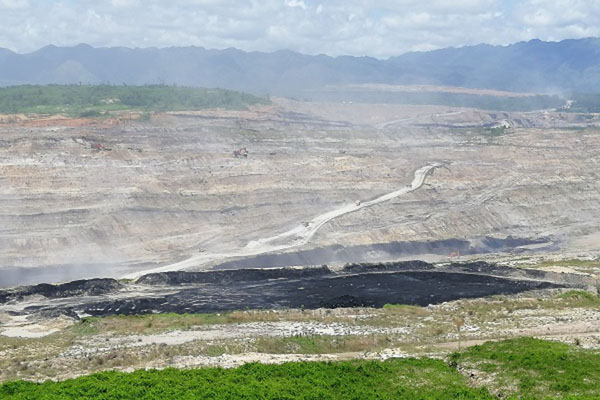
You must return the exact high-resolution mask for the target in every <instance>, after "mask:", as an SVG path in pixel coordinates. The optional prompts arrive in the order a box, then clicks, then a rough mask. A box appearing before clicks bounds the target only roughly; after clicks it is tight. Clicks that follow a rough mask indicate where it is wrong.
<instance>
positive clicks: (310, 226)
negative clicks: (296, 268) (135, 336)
mask: <svg viewBox="0 0 600 400" xmlns="http://www.w3.org/2000/svg"><path fill="white" fill-rule="evenodd" d="M439 167H441V164H439V163H431V164H429V165H426V166H424V167H421V168H419V169H418V170H416V171H415V174H414V179H413V181H412V183H411V184H410V185H409V186H406V187H404V188H402V189H398V190H395V191H393V192H391V193H387V194H385V195H382V196H379V197H377V198H376V199H373V200H370V201H365V202H356V203H353V204H348V205H345V206H343V207H340V208H338V209H336V210H333V211H329V212H327V213H324V214H321V215H318V216H316V217H315V218H313V219H312V220H310V221H309V222H305V223H302V224H300V225H298V226H296V227H295V228H293V229H290V230H289V231H287V232H284V233H281V234H279V235H276V236H271V237H267V238H263V239H258V240H253V241H250V242H249V243H248V244H247V245H246V246H245V247H243V248H241V249H239V250H237V251H232V252H229V253H202V254H198V255H195V256H192V257H190V258H188V259H187V260H183V261H180V262H177V263H174V264H169V265H165V266H163V267H159V268H153V269H149V270H144V271H138V272H135V273H132V274H128V275H125V276H124V277H123V278H125V279H136V278H139V277H140V276H142V275H145V274H149V273H157V272H168V271H179V270H182V269H185V268H189V267H197V266H200V265H203V264H207V263H210V262H213V261H217V260H224V259H227V258H232V257H248V256H256V255H260V254H265V253H272V252H276V251H282V250H288V249H291V248H295V247H299V246H304V245H306V244H307V243H308V242H310V240H311V238H312V237H313V236H314V235H315V234H316V233H317V231H318V230H319V229H320V228H321V227H323V225H325V224H327V223H328V222H330V221H332V220H333V219H335V218H338V217H341V216H343V215H346V214H350V213H353V212H356V211H358V210H361V209H363V208H368V207H372V206H374V205H377V204H380V203H383V202H386V201H389V200H392V199H395V198H397V197H399V196H402V195H405V194H407V193H411V192H414V191H415V190H418V189H420V188H421V187H422V186H423V184H424V183H425V179H426V178H427V175H429V174H430V173H431V172H432V171H433V170H434V169H435V168H439Z"/></svg>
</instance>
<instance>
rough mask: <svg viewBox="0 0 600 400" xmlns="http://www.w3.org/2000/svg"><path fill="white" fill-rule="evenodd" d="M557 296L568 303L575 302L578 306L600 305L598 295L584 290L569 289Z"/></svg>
mask: <svg viewBox="0 0 600 400" xmlns="http://www.w3.org/2000/svg"><path fill="white" fill-rule="evenodd" d="M558 297H559V298H560V299H562V300H566V301H567V302H568V303H570V304H577V305H578V306H579V307H595V306H600V297H598V296H597V295H595V294H592V293H590V292H586V291H585V290H569V291H568V292H565V293H562V294H561V295H559V296H558Z"/></svg>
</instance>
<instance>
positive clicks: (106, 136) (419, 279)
mask: <svg viewBox="0 0 600 400" xmlns="http://www.w3.org/2000/svg"><path fill="white" fill-rule="evenodd" d="M599 226H600V115H598V114H591V113H587V114H578V113H574V112H567V110H561V109H559V110H540V111H528V112H500V111H483V110H478V109H472V108H456V107H449V106H439V105H435V106H426V105H420V106H411V105H395V104H361V103H357V102H352V101H341V102H339V101H336V102H308V101H297V100H290V99H283V98H273V99H271V102H270V104H261V105H252V106H250V107H248V109H246V110H242V111H233V110H222V109H209V110H203V111H177V112H162V113H153V114H150V115H146V114H144V115H142V114H140V113H125V112H124V113H121V114H115V115H112V116H105V117H100V118H67V117H60V116H42V115H23V114H15V115H4V116H1V117H0V353H1V354H2V361H1V365H0V380H1V381H6V380H11V379H16V378H28V379H36V380H43V379H46V378H57V379H58V378H65V377H70V376H76V375H81V374H85V373H88V372H90V371H96V370H101V369H105V368H111V369H123V370H130V369H132V368H135V367H147V366H152V367H165V366H179V367H181V366H195V365H222V366H233V365H239V364H241V363H244V362H247V361H265V362H281V361H286V360H297V359H327V360H329V359H346V358H357V357H363V358H387V357H391V356H393V355H414V354H432V355H439V354H445V353H446V352H448V351H451V350H454V349H455V348H456V347H457V345H458V346H460V343H461V341H462V342H464V343H466V344H469V343H471V344H477V343H481V342H482V341H484V340H488V339H491V340H494V339H501V338H506V337H512V336H524V335H528V336H538V337H544V338H550V339H555V340H562V341H569V342H572V341H573V340H575V339H577V340H578V341H580V342H581V343H583V344H584V345H585V346H588V347H592V348H598V347H600V344H599V343H600V311H599V308H598V307H599V305H598V303H597V302H594V301H595V300H592V299H591V298H588V297H586V295H585V294H584V293H588V294H590V293H591V294H593V295H594V296H595V295H596V292H597V291H598V290H600V289H599V288H600V284H599V280H598V279H599V276H600V261H599V257H600V229H599ZM415 260H418V261H415ZM586 302H587V303H586ZM397 304H403V305H406V307H405V308H399V306H394V305H397ZM165 313H174V314H165ZM163 314H165V315H166V316H164V317H159V315H163ZM175 314H176V315H178V316H176V315H175ZM132 316H133V317H132ZM136 316H137V317H136ZM200 316H203V317H200ZM457 316H458V317H459V318H462V319H459V322H456V321H457V320H456V318H457ZM92 317H98V318H92ZM118 318H123V319H122V321H129V323H130V324H131V325H128V326H131V328H130V330H127V329H124V328H123V327H119V326H118V324H119V322H118ZM127 318H138V319H131V320H127ZM153 318H154V319H153ZM161 318H162V319H161ZM140 321H143V322H140ZM165 321H166V322H165ZM453 321H454V322H453ZM136 324H144V325H143V326H142V325H140V326H139V327H138V325H136ZM147 324H149V325H147ZM153 324H155V325H153ZM160 324H164V325H160ZM159 325H160V327H158V326H159ZM136 327H137V328H136ZM569 327H570V328H569ZM298 336H310V337H319V338H328V340H330V341H331V340H333V341H336V340H338V339H339V337H347V338H357V337H359V336H363V337H365V338H369V337H370V338H371V340H370V341H369V340H366V341H360V343H356V345H349V344H347V343H350V342H344V343H346V344H345V345H344V346H339V347H336V348H335V349H333V350H332V348H331V347H325V348H324V350H323V351H315V352H313V353H316V354H312V355H310V356H309V355H306V354H305V352H303V349H302V348H297V347H293V346H292V347H289V346H291V345H289V343H287V342H286V343H287V344H286V343H284V341H285V340H287V339H286V338H288V339H289V338H291V337H298ZM265 338H267V339H265ZM348 340H351V339H348ZM336 343H337V342H336ZM215 346H216V347H215ZM286 346H288V347H286ZM217 347H218V349H219V350H218V351H217V350H215V349H216V348H217ZM25 348H26V349H29V350H28V351H29V353H28V355H27V356H24V355H23V353H22V350H23V349H25ZM168 349H170V350H168ZM334 353H335V354H334ZM114 354H118V355H116V356H114V357H113V356H112V355H114ZM109 355H111V356H109ZM90 360H92V361H93V360H102V361H101V362H100V361H98V362H96V361H94V362H92V361H90ZM15 362H18V363H19V365H26V366H27V367H26V368H23V369H20V368H4V366H7V365H8V364H9V363H15ZM50 366H52V368H50Z"/></svg>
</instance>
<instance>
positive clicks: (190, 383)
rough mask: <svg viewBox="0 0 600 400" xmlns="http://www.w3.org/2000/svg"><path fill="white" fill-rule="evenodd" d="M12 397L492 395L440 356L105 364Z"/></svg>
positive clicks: (4, 392)
mask: <svg viewBox="0 0 600 400" xmlns="http://www.w3.org/2000/svg"><path fill="white" fill-rule="evenodd" d="M0 397H1V398H2V399H6V400H16V399H47V400H51V399H52V400H53V399H57V400H58V399H99V400H100V399H123V400H124V399H136V400H142V399H289V400H292V399H319V400H325V399H357V400H367V399H491V398H492V397H491V396H490V395H489V394H488V393H487V391H486V390H485V389H477V388H470V387H468V386H467V384H466V379H465V378H464V377H462V376H461V375H460V374H459V373H458V372H457V371H456V370H455V369H453V368H451V367H449V366H448V365H447V364H446V363H444V362H443V361H441V360H429V359H424V360H417V359H406V360H399V359H395V360H389V361H385V362H375V361H351V362H338V363H323V362H317V363H308V362H302V363H287V364H283V365H261V364H247V365H245V366H243V367H240V368H236V369H231V370H224V369H221V368H205V369H196V370H187V371H186V370H184V371H181V370H175V369H165V370H162V371H137V372H134V373H131V374H124V373H118V372H103V373H99V374H95V375H91V376H87V377H82V378H78V379H73V380H68V381H64V382H58V383H57V382H45V383H43V384H35V383H26V382H14V383H9V384H5V385H3V386H0Z"/></svg>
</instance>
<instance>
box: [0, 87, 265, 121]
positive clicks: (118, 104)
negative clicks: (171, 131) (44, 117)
mask: <svg viewBox="0 0 600 400" xmlns="http://www.w3.org/2000/svg"><path fill="white" fill-rule="evenodd" d="M266 103H268V100H266V99H263V98H259V97H256V96H252V95H250V94H246V93H240V92H234V91H231V90H223V89H201V88H189V87H173V86H163V85H153V86H110V85H99V86H79V85H48V86H34V85H26V86H12V87H5V88H0V114H20V113H34V114H64V115H67V116H71V117H98V116H103V115H110V114H111V113H115V112H123V111H136V112H140V113H142V116H143V117H144V118H148V117H147V115H148V112H156V111H189V110H201V109H207V108H226V109H245V108H247V107H248V106H249V105H253V104H266Z"/></svg>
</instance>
